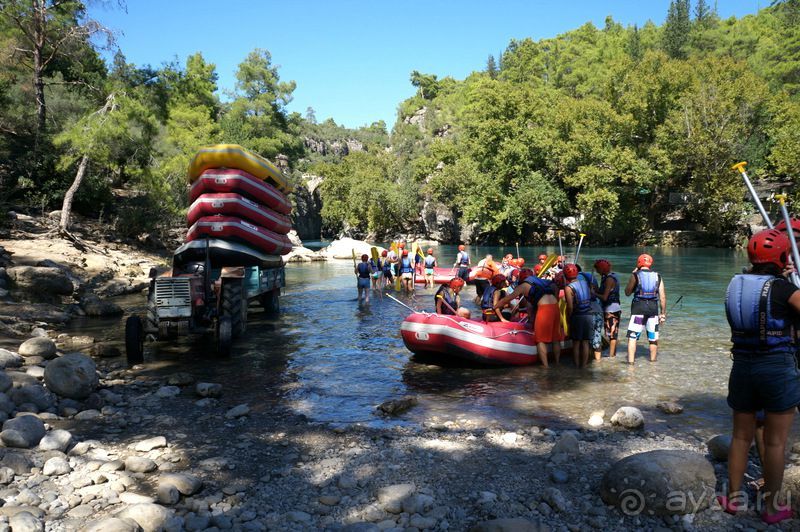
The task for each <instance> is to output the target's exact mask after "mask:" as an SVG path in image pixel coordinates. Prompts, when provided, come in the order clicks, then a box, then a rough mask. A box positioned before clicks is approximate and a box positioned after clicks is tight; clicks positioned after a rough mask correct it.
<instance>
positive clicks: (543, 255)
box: [539, 253, 547, 262]
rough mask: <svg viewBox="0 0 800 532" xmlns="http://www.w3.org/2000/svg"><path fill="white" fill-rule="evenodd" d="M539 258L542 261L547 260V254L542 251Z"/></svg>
mask: <svg viewBox="0 0 800 532" xmlns="http://www.w3.org/2000/svg"><path fill="white" fill-rule="evenodd" d="M539 260H540V261H542V262H544V261H546V260H547V255H545V254H544V253H542V254H541V255H539Z"/></svg>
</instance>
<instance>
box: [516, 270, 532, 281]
mask: <svg viewBox="0 0 800 532" xmlns="http://www.w3.org/2000/svg"><path fill="white" fill-rule="evenodd" d="M532 276H533V271H531V269H530V268H522V269H521V270H520V271H519V280H520V281H524V280H525V279H527V278H528V277H532Z"/></svg>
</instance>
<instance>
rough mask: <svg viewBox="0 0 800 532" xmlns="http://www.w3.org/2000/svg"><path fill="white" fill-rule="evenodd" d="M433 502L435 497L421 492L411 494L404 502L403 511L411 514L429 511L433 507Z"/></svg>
mask: <svg viewBox="0 0 800 532" xmlns="http://www.w3.org/2000/svg"><path fill="white" fill-rule="evenodd" d="M433 504H434V500H433V497H431V496H430V495H424V494H421V493H416V494H413V495H409V496H408V497H406V498H405V499H403V502H402V506H403V511H404V512H405V513H407V514H409V515H414V514H424V513H428V511H430V509H431V508H433ZM412 526H413V525H412ZM417 528H419V527H417Z"/></svg>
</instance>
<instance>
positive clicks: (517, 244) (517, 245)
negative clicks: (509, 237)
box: [516, 242, 519, 258]
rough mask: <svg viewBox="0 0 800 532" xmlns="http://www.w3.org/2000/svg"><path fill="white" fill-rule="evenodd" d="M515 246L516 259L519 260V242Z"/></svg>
mask: <svg viewBox="0 0 800 532" xmlns="http://www.w3.org/2000/svg"><path fill="white" fill-rule="evenodd" d="M516 245H517V258H519V242H517V243H516Z"/></svg>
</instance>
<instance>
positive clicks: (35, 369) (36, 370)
mask: <svg viewBox="0 0 800 532" xmlns="http://www.w3.org/2000/svg"><path fill="white" fill-rule="evenodd" d="M25 373H27V374H28V375H30V376H31V377H34V378H36V379H43V378H44V368H43V367H42V366H29V367H28V368H26V369H25Z"/></svg>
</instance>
